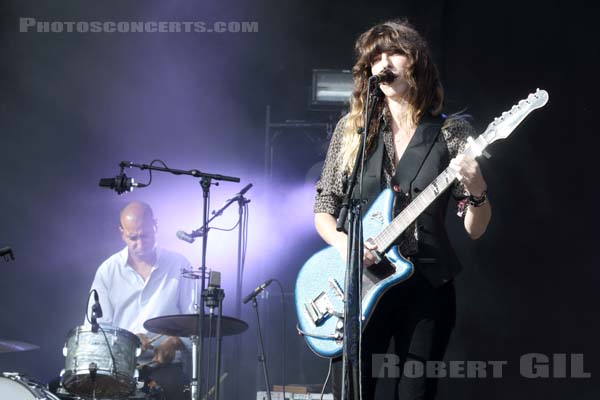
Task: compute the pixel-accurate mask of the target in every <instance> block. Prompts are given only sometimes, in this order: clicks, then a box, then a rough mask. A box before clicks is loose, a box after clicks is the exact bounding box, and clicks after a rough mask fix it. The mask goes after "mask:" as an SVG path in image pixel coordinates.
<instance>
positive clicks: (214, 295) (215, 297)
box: [203, 271, 225, 400]
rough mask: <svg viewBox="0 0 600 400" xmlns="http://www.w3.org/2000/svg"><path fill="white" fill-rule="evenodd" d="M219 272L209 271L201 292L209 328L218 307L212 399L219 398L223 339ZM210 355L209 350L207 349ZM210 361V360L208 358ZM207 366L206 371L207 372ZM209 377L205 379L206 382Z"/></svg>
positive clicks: (222, 295) (222, 291)
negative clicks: (206, 284)
mask: <svg viewBox="0 0 600 400" xmlns="http://www.w3.org/2000/svg"><path fill="white" fill-rule="evenodd" d="M220 284H221V273H220V272H216V271H211V273H210V280H209V284H208V289H206V290H205V291H204V293H203V297H204V298H205V299H204V301H205V304H206V306H207V307H208V310H209V312H208V318H209V324H208V326H209V329H210V328H211V327H212V320H213V318H214V315H215V308H217V309H218V313H217V332H216V341H217V351H216V354H215V385H214V399H215V400H219V389H220V385H221V379H220V376H221V343H222V339H223V335H222V333H221V317H222V315H223V313H222V309H223V307H222V306H223V299H224V298H225V291H224V290H223V289H221V287H220ZM211 336H212V329H210V330H209V332H208V337H209V340H210V337H211ZM209 357H210V350H209ZM209 361H210V360H209ZM208 370H209V369H208V368H207V373H209V372H208ZM208 381H210V377H209V379H207V384H208Z"/></svg>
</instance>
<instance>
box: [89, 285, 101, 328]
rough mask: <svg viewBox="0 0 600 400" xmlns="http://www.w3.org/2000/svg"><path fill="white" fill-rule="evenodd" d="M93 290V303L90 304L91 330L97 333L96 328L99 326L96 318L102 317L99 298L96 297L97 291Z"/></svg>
mask: <svg viewBox="0 0 600 400" xmlns="http://www.w3.org/2000/svg"><path fill="white" fill-rule="evenodd" d="M93 292H94V304H93V305H92V318H91V320H92V321H91V323H92V332H93V333H98V329H99V328H100V325H99V324H98V318H102V307H101V306H100V299H99V298H98V292H97V291H96V289H94V290H93Z"/></svg>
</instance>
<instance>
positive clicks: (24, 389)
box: [0, 374, 59, 400]
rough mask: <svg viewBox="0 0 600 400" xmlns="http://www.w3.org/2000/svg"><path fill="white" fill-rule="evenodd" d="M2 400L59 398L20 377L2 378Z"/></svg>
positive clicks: (51, 399) (56, 399) (40, 386)
mask: <svg viewBox="0 0 600 400" xmlns="http://www.w3.org/2000/svg"><path fill="white" fill-rule="evenodd" d="M0 399H3V400H4V399H6V400H42V399H44V400H59V399H58V397H56V396H54V395H53V394H52V393H50V392H49V391H47V390H46V389H44V388H43V386H42V385H40V384H38V383H35V382H31V381H29V380H27V379H26V378H23V377H21V376H19V375H12V374H11V376H10V377H7V376H4V375H2V376H0Z"/></svg>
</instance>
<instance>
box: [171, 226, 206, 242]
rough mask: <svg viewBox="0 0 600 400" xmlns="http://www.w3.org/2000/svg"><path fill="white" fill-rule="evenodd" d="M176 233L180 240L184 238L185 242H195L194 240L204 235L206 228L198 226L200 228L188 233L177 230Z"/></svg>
mask: <svg viewBox="0 0 600 400" xmlns="http://www.w3.org/2000/svg"><path fill="white" fill-rule="evenodd" d="M208 229H210V228H208ZM175 235H176V236H177V239H179V240H183V241H184V242H188V243H194V240H195V239H196V238H198V237H202V236H204V229H202V228H198V229H196V230H194V231H192V232H191V233H187V232H184V231H177V233H176V234H175Z"/></svg>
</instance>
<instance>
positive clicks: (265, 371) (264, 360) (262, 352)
mask: <svg viewBox="0 0 600 400" xmlns="http://www.w3.org/2000/svg"><path fill="white" fill-rule="evenodd" d="M252 307H254V311H256V331H257V332H258V343H259V345H260V346H259V347H260V356H259V360H260V361H261V362H262V366H263V374H264V375H265V385H266V386H267V400H271V381H270V380H269V368H268V367H267V357H266V355H265V344H264V342H263V337H262V329H261V328H260V317H259V315H258V303H257V302H256V296H254V297H252ZM283 397H284V399H285V393H284V394H283Z"/></svg>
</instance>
